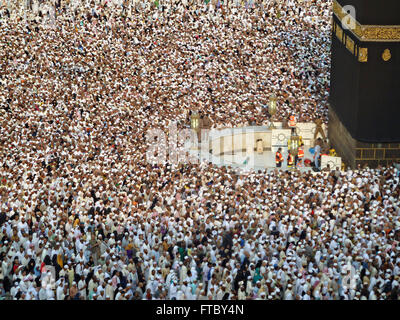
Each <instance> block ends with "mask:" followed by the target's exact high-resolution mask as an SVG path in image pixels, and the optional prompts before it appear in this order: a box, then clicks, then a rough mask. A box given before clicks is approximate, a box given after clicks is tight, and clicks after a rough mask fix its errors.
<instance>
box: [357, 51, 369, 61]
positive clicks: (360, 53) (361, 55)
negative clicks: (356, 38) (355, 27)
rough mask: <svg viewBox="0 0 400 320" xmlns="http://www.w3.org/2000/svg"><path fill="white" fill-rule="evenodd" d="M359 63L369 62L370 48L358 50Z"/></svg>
mask: <svg viewBox="0 0 400 320" xmlns="http://www.w3.org/2000/svg"><path fill="white" fill-rule="evenodd" d="M358 61H360V62H368V48H359V49H358Z"/></svg>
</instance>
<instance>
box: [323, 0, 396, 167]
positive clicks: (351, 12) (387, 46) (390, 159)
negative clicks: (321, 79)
mask: <svg viewBox="0 0 400 320" xmlns="http://www.w3.org/2000/svg"><path fill="white" fill-rule="evenodd" d="M331 51H332V52H331V53H332V62H331V63H332V64H331V84H330V97H329V126H328V127H329V129H328V130H329V139H330V142H331V144H332V146H333V147H334V148H335V149H336V150H337V152H338V154H339V155H340V156H341V157H342V159H343V161H344V162H345V163H346V164H347V165H348V166H349V167H351V168H356V167H358V165H361V166H363V165H368V166H369V167H372V168H375V167H377V166H379V165H382V166H389V165H390V164H392V163H394V162H399V161H400V126H399V122H400V1H399V0H380V1H376V0H334V2H333V19H332V47H331Z"/></svg>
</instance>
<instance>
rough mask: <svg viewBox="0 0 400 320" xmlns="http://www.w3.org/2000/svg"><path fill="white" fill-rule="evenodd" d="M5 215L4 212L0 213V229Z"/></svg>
mask: <svg viewBox="0 0 400 320" xmlns="http://www.w3.org/2000/svg"><path fill="white" fill-rule="evenodd" d="M6 218H7V214H6V213H5V212H0V227H1V226H2V225H3V223H4V222H6Z"/></svg>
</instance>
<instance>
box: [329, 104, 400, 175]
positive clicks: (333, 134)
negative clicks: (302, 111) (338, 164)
mask: <svg viewBox="0 0 400 320" xmlns="http://www.w3.org/2000/svg"><path fill="white" fill-rule="evenodd" d="M328 137H329V140H330V142H331V144H332V146H333V147H334V148H335V149H336V152H337V153H338V155H339V156H341V157H342V160H343V162H344V163H345V164H346V165H347V166H349V167H350V168H356V167H357V166H358V165H361V166H364V165H368V166H369V167H370V168H376V167H377V166H378V165H381V166H390V165H391V164H392V163H394V162H395V163H399V162H400V141H399V142H398V143H367V142H361V141H357V140H355V139H353V138H352V136H351V135H350V133H349V132H348V131H347V129H346V128H345V127H344V126H343V124H342V123H341V121H340V120H339V118H338V116H337V115H336V113H335V111H334V110H333V109H332V108H331V107H329V128H328Z"/></svg>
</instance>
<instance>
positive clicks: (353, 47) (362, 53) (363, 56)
mask: <svg viewBox="0 0 400 320" xmlns="http://www.w3.org/2000/svg"><path fill="white" fill-rule="evenodd" d="M332 28H333V34H334V35H336V37H337V38H338V39H339V41H340V42H341V43H342V44H343V45H345V46H346V48H347V50H349V51H350V53H351V54H352V55H354V56H356V57H357V58H358V61H359V62H364V63H365V62H368V48H361V47H359V46H358V45H357V44H356V43H355V42H354V40H353V39H351V38H350V37H349V36H345V37H343V35H344V34H343V30H342V28H341V27H340V26H339V25H338V24H337V23H336V22H335V21H333V25H332ZM389 55H390V57H389ZM382 58H383V59H384V60H385V59H387V60H385V61H389V60H390V58H391V54H390V51H389V50H387V51H385V52H384V54H383V55H382Z"/></svg>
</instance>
